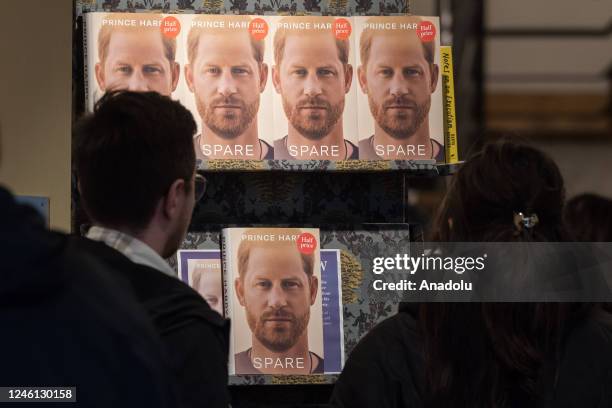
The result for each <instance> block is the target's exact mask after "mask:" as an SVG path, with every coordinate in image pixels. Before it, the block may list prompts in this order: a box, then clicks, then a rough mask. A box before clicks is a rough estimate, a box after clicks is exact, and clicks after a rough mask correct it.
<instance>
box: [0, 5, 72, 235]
mask: <svg viewBox="0 0 612 408" xmlns="http://www.w3.org/2000/svg"><path fill="white" fill-rule="evenodd" d="M2 11H3V16H4V19H3V21H4V22H3V23H2V29H1V30H2V35H0V50H2V62H1V63H0V78H2V79H1V92H0V138H1V139H0V148H1V150H0V151H1V156H0V184H2V185H4V186H7V187H8V188H9V189H11V190H12V191H13V193H15V194H21V195H36V196H46V197H49V198H50V200H49V201H50V202H49V204H50V216H51V226H52V227H53V228H58V229H62V230H64V231H69V229H70V121H71V70H72V61H71V58H72V1H71V0H53V1H49V0H28V1H11V2H8V1H7V2H2Z"/></svg>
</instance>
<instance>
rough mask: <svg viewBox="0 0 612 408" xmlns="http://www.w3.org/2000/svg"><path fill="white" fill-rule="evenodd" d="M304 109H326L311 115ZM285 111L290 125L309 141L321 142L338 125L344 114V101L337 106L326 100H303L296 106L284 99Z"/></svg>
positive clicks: (315, 111) (316, 98) (316, 110)
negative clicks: (305, 112)
mask: <svg viewBox="0 0 612 408" xmlns="http://www.w3.org/2000/svg"><path fill="white" fill-rule="evenodd" d="M304 107H317V108H324V109H315V110H311V111H310V113H308V114H304V113H302V112H301V109H303V108H304ZM283 109H284V110H285V115H287V119H288V120H289V123H291V125H292V126H293V127H294V128H295V130H297V131H298V132H299V133H300V134H301V135H302V136H304V137H305V138H307V139H309V140H321V139H323V138H324V137H325V136H327V135H328V134H329V132H331V130H332V128H333V127H334V126H335V125H336V123H337V122H338V120H339V119H340V117H342V112H344V99H342V100H341V101H340V102H338V103H337V104H336V105H331V104H330V103H329V102H327V101H326V100H324V99H321V98H318V97H314V98H308V97H307V98H302V99H300V100H299V101H298V102H297V103H296V104H295V105H291V103H290V102H289V101H288V100H287V99H286V98H285V97H283Z"/></svg>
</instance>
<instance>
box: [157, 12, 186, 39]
mask: <svg viewBox="0 0 612 408" xmlns="http://www.w3.org/2000/svg"><path fill="white" fill-rule="evenodd" d="M160 28H161V32H162V34H163V35H165V36H166V37H168V38H176V36H177V35H179V33H180V32H181V23H180V22H179V21H178V19H177V18H176V17H172V16H168V17H166V18H164V19H163V20H162V23H161V27H160Z"/></svg>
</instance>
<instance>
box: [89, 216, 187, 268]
mask: <svg viewBox="0 0 612 408" xmlns="http://www.w3.org/2000/svg"><path fill="white" fill-rule="evenodd" d="M86 237H87V238H89V239H91V240H94V241H100V242H104V243H105V244H106V245H108V246H109V247H111V248H113V249H116V250H117V251H119V252H121V253H122V254H123V255H125V256H126V257H127V258H128V259H130V260H131V261H132V262H134V263H137V264H140V265H145V266H149V267H151V268H153V269H157V270H158V271H160V272H163V273H164V274H166V275H168V276H172V277H176V274H175V272H174V270H173V269H172V268H171V267H170V265H168V263H167V262H166V261H165V260H164V259H163V258H162V257H161V256H159V254H158V253H157V252H155V251H154V250H153V249H152V248H151V247H150V246H148V245H147V244H145V243H144V242H142V241H141V240H139V239H137V238H134V237H133V236H131V235H128V234H125V233H123V232H121V231H117V230H114V229H110V228H104V227H99V226H93V227H91V228H90V229H89V231H87V235H86Z"/></svg>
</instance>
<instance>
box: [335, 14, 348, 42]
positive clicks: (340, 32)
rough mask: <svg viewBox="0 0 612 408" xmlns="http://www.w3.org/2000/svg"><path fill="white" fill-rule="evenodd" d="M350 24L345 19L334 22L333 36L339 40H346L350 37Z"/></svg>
mask: <svg viewBox="0 0 612 408" xmlns="http://www.w3.org/2000/svg"><path fill="white" fill-rule="evenodd" d="M351 31H352V28H351V23H350V22H349V21H348V20H347V19H346V18H337V19H335V20H334V35H335V36H336V38H337V39H339V40H346V39H348V38H349V37H350V36H351Z"/></svg>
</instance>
